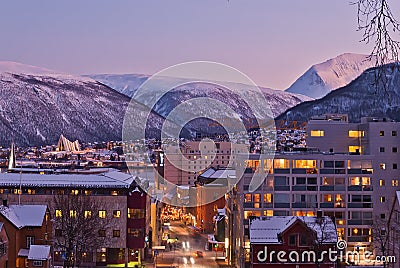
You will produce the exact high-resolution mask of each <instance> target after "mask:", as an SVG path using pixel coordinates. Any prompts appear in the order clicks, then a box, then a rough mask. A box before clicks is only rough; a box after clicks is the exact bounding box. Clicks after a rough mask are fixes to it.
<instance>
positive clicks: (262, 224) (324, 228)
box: [250, 216, 337, 244]
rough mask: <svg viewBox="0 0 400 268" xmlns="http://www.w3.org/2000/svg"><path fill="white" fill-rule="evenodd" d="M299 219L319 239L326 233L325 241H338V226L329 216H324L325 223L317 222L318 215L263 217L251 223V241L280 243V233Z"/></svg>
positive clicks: (254, 242) (256, 242) (255, 242)
mask: <svg viewBox="0 0 400 268" xmlns="http://www.w3.org/2000/svg"><path fill="white" fill-rule="evenodd" d="M297 220H300V221H302V222H304V223H305V224H306V225H307V226H308V227H309V228H310V229H312V230H314V231H316V233H317V237H318V239H321V238H322V234H324V235H325V239H324V240H323V241H322V242H323V243H335V242H336V241H337V232H336V226H335V224H334V223H333V221H332V220H331V218H329V217H323V222H324V223H323V224H318V223H317V222H316V220H317V218H316V217H296V216H274V217H262V218H257V219H254V220H252V221H251V223H250V243H253V244H279V243H282V241H280V240H279V234H281V233H282V232H284V231H285V230H287V229H288V228H289V227H290V226H292V225H293V224H294V223H295V222H296V221H297Z"/></svg>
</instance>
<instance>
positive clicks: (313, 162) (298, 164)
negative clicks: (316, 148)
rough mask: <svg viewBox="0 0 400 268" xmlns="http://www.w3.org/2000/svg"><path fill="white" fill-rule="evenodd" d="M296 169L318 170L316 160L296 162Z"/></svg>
mask: <svg viewBox="0 0 400 268" xmlns="http://www.w3.org/2000/svg"><path fill="white" fill-rule="evenodd" d="M295 166H296V168H316V167H317V161H316V160H295Z"/></svg>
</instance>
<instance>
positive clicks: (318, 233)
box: [250, 216, 337, 268]
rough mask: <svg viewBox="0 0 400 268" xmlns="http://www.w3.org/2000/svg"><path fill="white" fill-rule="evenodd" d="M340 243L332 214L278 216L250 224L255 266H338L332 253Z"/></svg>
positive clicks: (269, 267)
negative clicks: (324, 215)
mask: <svg viewBox="0 0 400 268" xmlns="http://www.w3.org/2000/svg"><path fill="white" fill-rule="evenodd" d="M336 243H337V233H336V226H335V224H334V223H333V222H332V220H331V219H330V218H329V217H322V216H320V217H296V216H275V217H262V218H256V219H254V220H252V221H251V223H250V247H251V253H252V256H251V258H252V261H251V263H252V267H257V268H261V267H268V268H274V267H281V265H285V267H287V268H307V267H310V268H311V267H313V268H314V267H320V268H334V267H336V258H337V255H336V254H331V256H332V257H330V255H329V252H330V251H331V252H334V251H335V248H336ZM324 252H325V253H324ZM334 253H335V252H334ZM321 256H322V257H321Z"/></svg>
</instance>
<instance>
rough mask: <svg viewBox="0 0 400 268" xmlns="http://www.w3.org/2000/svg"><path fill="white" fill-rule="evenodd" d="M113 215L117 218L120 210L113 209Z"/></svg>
mask: <svg viewBox="0 0 400 268" xmlns="http://www.w3.org/2000/svg"><path fill="white" fill-rule="evenodd" d="M113 217H114V218H119V217H121V210H114V211H113Z"/></svg>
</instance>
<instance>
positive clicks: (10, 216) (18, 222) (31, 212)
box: [0, 205, 47, 229]
mask: <svg viewBox="0 0 400 268" xmlns="http://www.w3.org/2000/svg"><path fill="white" fill-rule="evenodd" d="M46 209H47V206H46V205H12V206H9V207H5V206H1V207H0V213H1V214H2V215H3V216H4V217H5V218H6V219H7V220H9V221H10V222H11V223H12V224H13V225H14V226H15V227H17V228H18V229H21V228H23V227H26V226H29V227H40V226H42V223H43V219H44V217H45V214H46Z"/></svg>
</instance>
